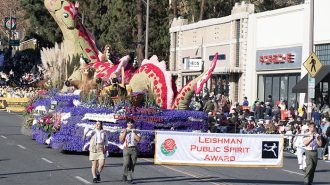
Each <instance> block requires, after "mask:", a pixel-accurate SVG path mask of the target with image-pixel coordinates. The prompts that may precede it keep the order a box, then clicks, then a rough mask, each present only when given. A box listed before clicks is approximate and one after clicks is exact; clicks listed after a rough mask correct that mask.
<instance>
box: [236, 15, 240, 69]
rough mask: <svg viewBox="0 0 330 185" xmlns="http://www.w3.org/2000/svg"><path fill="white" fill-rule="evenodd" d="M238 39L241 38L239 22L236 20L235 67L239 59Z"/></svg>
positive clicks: (237, 65)
mask: <svg viewBox="0 0 330 185" xmlns="http://www.w3.org/2000/svg"><path fill="white" fill-rule="evenodd" d="M240 37H241V20H239V19H238V20H236V52H235V54H236V61H235V66H236V67H239V59H240V52H239V51H240V44H239V42H240Z"/></svg>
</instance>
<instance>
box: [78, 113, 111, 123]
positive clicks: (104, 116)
mask: <svg viewBox="0 0 330 185" xmlns="http://www.w3.org/2000/svg"><path fill="white" fill-rule="evenodd" d="M114 115H115V114H113V113H112V114H98V113H86V114H85V115H84V117H83V118H82V120H85V119H88V120H94V121H106V122H112V123H115V122H116V121H117V119H115V118H114Z"/></svg>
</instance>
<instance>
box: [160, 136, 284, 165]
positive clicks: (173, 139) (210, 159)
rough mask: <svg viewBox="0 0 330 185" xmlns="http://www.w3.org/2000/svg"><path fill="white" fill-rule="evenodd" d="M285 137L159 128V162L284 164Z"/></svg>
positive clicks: (179, 163) (185, 163)
mask: <svg viewBox="0 0 330 185" xmlns="http://www.w3.org/2000/svg"><path fill="white" fill-rule="evenodd" d="M283 144H284V143H283V136H282V135H273V134H267V135H266V134H217V133H192V132H169V131H156V143H155V164H173V165H196V166H199V165H200V166H203V165H204V166H230V167H282V166H283Z"/></svg>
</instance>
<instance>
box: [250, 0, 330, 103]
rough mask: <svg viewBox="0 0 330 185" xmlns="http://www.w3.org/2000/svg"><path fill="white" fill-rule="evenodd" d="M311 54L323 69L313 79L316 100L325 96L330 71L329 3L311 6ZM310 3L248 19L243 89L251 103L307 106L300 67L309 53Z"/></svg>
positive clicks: (305, 88)
mask: <svg viewBox="0 0 330 185" xmlns="http://www.w3.org/2000/svg"><path fill="white" fill-rule="evenodd" d="M314 8H315V10H314V19H315V21H314V51H315V53H316V54H317V56H318V57H319V59H320V61H321V62H322V63H323V65H324V67H323V68H322V70H321V71H320V73H318V74H317V77H316V87H315V89H316V91H315V97H316V99H317V98H318V97H319V96H322V98H323V99H324V97H325V96H326V95H328V82H327V81H328V79H329V78H327V76H328V74H329V72H330V67H329V66H327V65H330V45H329V43H330V34H329V33H330V23H329V24H327V17H330V1H327V0H317V1H315V5H314ZM309 15H310V4H309V1H306V2H305V3H304V4H301V5H297V6H291V7H287V8H283V9H278V10H273V11H267V12H262V13H257V14H251V15H250V16H249V23H248V24H249V30H248V46H247V48H248V49H247V53H248V55H247V65H246V82H247V84H246V86H249V87H251V88H246V91H245V92H244V94H245V95H246V96H247V97H249V98H250V99H252V100H256V99H259V100H260V101H265V100H266V99H267V97H268V95H272V97H273V102H274V103H276V102H278V101H280V100H285V101H287V105H288V107H290V106H294V105H295V102H298V103H299V104H300V106H301V105H302V104H305V103H307V94H306V93H307V76H306V74H307V71H306V69H305V68H304V66H303V63H304V62H305V61H306V59H307V58H308V56H309V55H310V53H309V40H310V39H309V30H310V29H309V21H308V20H309Z"/></svg>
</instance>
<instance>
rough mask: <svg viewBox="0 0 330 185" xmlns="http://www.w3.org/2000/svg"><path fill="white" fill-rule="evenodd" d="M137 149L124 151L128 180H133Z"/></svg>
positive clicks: (125, 173) (125, 172)
mask: <svg viewBox="0 0 330 185" xmlns="http://www.w3.org/2000/svg"><path fill="white" fill-rule="evenodd" d="M137 155H138V152H137V149H136V147H131V148H124V151H123V159H124V164H123V170H124V175H125V176H126V177H127V180H133V173H134V167H135V164H136V161H137Z"/></svg>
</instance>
